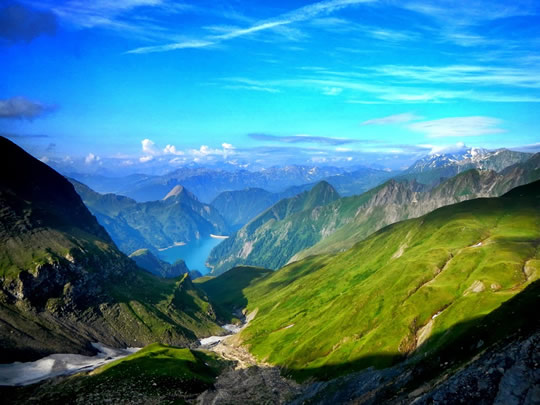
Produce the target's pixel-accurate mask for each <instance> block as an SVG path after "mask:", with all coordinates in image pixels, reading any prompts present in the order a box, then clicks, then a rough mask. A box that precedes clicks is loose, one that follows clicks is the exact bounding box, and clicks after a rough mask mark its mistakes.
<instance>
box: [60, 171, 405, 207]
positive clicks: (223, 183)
mask: <svg viewBox="0 0 540 405" xmlns="http://www.w3.org/2000/svg"><path fill="white" fill-rule="evenodd" d="M393 174H395V173H392V172H388V171H385V170H377V169H368V168H361V169H354V170H352V172H348V171H346V170H345V169H343V168H338V167H332V166H328V167H318V166H298V165H290V166H285V167H271V168H268V169H261V170H258V171H248V170H245V169H237V170H223V169H208V168H190V167H185V168H181V169H178V170H175V171H173V172H171V173H168V174H165V175H161V176H148V175H137V174H135V175H131V176H126V177H121V178H110V177H105V176H96V175H90V174H81V173H66V175H67V176H68V177H70V178H74V179H76V180H78V181H80V182H82V183H84V184H86V185H88V186H89V187H91V188H93V189H94V190H96V191H98V192H102V193H114V194H120V195H124V196H127V197H130V198H132V199H134V200H136V201H140V202H144V201H154V200H160V199H162V198H163V197H164V196H165V195H166V194H167V193H168V192H169V191H170V190H171V189H172V188H173V187H174V186H177V185H182V186H184V187H186V188H187V189H188V190H190V191H191V192H192V193H194V194H195V195H196V196H197V197H198V198H199V199H200V200H201V201H203V202H207V203H209V202H211V201H212V200H214V199H215V198H217V196H218V195H219V194H220V193H222V192H225V191H235V190H244V189H246V188H262V189H264V190H266V191H269V192H271V193H281V192H285V194H287V191H285V190H287V189H288V188H290V187H293V186H304V185H306V184H314V183H316V182H318V181H320V180H324V179H326V180H327V181H328V182H330V183H331V184H333V183H334V182H335V184H336V189H337V190H338V191H339V190H342V191H343V192H344V193H345V194H347V195H348V194H349V193H358V192H363V191H366V190H368V189H370V188H371V187H374V186H376V185H377V184H380V183H381V182H382V181H384V180H386V179H388V178H390V177H391V176H392V175H393ZM285 196H286V195H283V197H285ZM283 197H282V198H283Z"/></svg>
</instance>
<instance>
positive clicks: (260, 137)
mask: <svg viewBox="0 0 540 405" xmlns="http://www.w3.org/2000/svg"><path fill="white" fill-rule="evenodd" d="M248 136H249V137H250V138H251V139H255V140H257V141H265V142H281V143H316V144H325V145H345V144H350V143H357V142H370V141H363V140H359V139H350V138H334V137H328V136H317V135H307V134H298V135H271V134H264V133H252V134H248Z"/></svg>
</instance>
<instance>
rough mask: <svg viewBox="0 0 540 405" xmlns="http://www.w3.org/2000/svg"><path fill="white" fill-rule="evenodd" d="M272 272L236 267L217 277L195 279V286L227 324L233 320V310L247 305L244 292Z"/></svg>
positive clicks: (255, 268)
mask: <svg viewBox="0 0 540 405" xmlns="http://www.w3.org/2000/svg"><path fill="white" fill-rule="evenodd" d="M272 272H273V271H272V270H269V269H263V268H261V267H253V266H238V267H234V268H232V269H231V270H229V271H227V272H225V273H223V274H221V275H220V276H218V277H203V278H201V279H197V280H196V281H195V284H196V285H197V286H198V287H200V288H201V289H202V290H203V291H204V292H206V294H207V295H208V297H209V299H210V301H211V302H212V305H213V306H214V308H215V309H216V312H217V313H218V315H219V316H220V318H222V319H223V320H224V321H226V322H229V321H233V320H234V314H233V312H234V311H235V310H240V309H243V308H244V307H245V306H246V305H247V301H246V298H245V296H244V290H245V289H246V288H248V287H249V286H251V285H255V284H256V283H258V282H260V281H261V280H263V279H264V278H265V277H267V276H268V275H270V274H271V273H272Z"/></svg>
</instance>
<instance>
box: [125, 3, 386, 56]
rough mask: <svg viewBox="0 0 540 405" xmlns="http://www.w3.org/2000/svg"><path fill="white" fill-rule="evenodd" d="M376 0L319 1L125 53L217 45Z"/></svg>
mask: <svg viewBox="0 0 540 405" xmlns="http://www.w3.org/2000/svg"><path fill="white" fill-rule="evenodd" d="M373 1H376V0H327V1H320V2H318V3H314V4H310V5H307V6H304V7H300V8H298V9H296V10H293V11H291V12H288V13H285V14H281V15H280V16H278V17H276V18H273V19H270V20H263V21H259V22H257V23H255V24H253V25H251V26H249V27H247V28H236V29H234V30H231V31H229V32H227V33H224V34H221V35H210V36H207V37H205V38H203V39H199V40H188V41H181V42H175V43H171V44H165V45H156V46H145V47H140V48H136V49H132V50H130V51H128V52H127V53H132V54H144V53H154V52H167V51H171V50H175V49H184V48H205V47H208V46H211V45H217V44H219V43H221V42H224V41H228V40H231V39H235V38H239V37H243V36H247V35H251V34H254V33H257V32H260V31H266V30H270V29H277V28H280V27H283V26H287V25H290V24H293V23H296V22H301V21H307V20H311V19H313V18H315V17H317V16H319V15H327V14H331V13H333V12H335V11H338V10H340V9H343V8H345V7H349V6H353V5H357V4H362V3H370V2H373Z"/></svg>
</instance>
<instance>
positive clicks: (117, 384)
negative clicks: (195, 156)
mask: <svg viewBox="0 0 540 405" xmlns="http://www.w3.org/2000/svg"><path fill="white" fill-rule="evenodd" d="M227 364H228V363H227V362H226V361H224V360H222V359H221V358H219V356H218V355H216V354H215V353H212V352H207V351H200V350H190V349H183V348H179V347H173V346H166V345H161V344H157V343H155V344H151V345H149V346H146V347H145V348H143V349H141V350H139V351H138V352H136V353H134V354H132V355H130V356H127V357H124V358H122V359H119V360H116V361H114V362H111V363H109V364H106V365H104V366H102V367H100V368H98V369H96V370H94V371H92V372H91V373H90V374H87V375H84V374H79V375H76V376H73V377H70V378H67V379H65V380H63V381H61V382H60V383H55V384H50V383H45V384H41V385H38V386H29V387H18V388H12V387H10V388H9V389H7V388H6V389H4V396H3V397H4V399H6V400H7V402H8V403H26V402H27V401H28V398H30V397H31V398H32V399H33V400H34V401H36V403H42V404H43V403H46V404H49V403H62V402H65V403H70V402H71V401H73V399H74V398H77V400H78V401H80V402H85V403H107V402H110V403H125V402H126V401H131V402H134V403H162V404H164V403H176V404H178V403H185V402H184V401H187V400H192V399H193V398H194V397H195V396H196V395H197V394H198V393H201V392H202V391H204V390H206V389H208V388H210V387H212V385H213V383H214V381H215V379H216V377H217V376H218V375H219V373H220V372H221V371H222V370H223V369H224V368H225V367H227Z"/></svg>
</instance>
